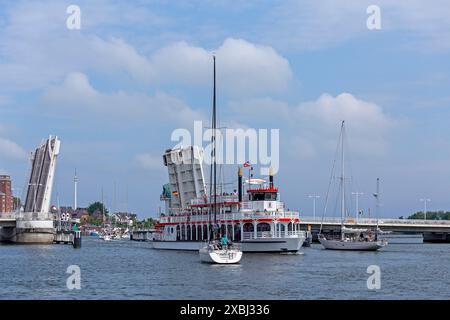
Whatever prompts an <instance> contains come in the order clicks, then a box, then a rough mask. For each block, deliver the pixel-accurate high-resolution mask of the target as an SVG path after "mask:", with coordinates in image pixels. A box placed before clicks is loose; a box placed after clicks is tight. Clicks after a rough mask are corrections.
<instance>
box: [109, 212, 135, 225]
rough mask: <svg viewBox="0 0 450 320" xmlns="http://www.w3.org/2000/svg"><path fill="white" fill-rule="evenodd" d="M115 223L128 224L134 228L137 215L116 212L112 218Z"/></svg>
mask: <svg viewBox="0 0 450 320" xmlns="http://www.w3.org/2000/svg"><path fill="white" fill-rule="evenodd" d="M111 218H112V220H113V221H114V222H115V223H120V224H126V225H128V226H130V227H131V226H133V221H135V220H136V214H135V213H128V212H116V213H114V214H113V215H112V216H111Z"/></svg>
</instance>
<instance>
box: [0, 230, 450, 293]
mask: <svg viewBox="0 0 450 320" xmlns="http://www.w3.org/2000/svg"><path fill="white" fill-rule="evenodd" d="M302 252H303V254H300V255H281V254H244V257H243V259H242V261H241V264H240V265H233V266H219V265H206V264H201V263H200V262H199V258H198V254H197V253H195V252H182V251H157V250H153V249H151V248H150V244H149V243H142V242H132V241H126V240H124V241H118V242H114V241H113V242H103V241H101V240H98V239H94V238H84V239H83V247H82V248H81V249H73V248H72V247H71V246H68V245H46V246H44V245H29V246H22V245H0V299H449V298H450V268H449V265H450V245H449V244H423V245H390V246H388V247H386V248H384V249H383V250H382V251H380V252H338V251H326V250H323V249H322V247H321V246H320V245H313V246H312V247H311V248H304V249H303V250H302ZM69 265H78V266H79V267H80V269H81V286H82V288H81V290H69V289H67V286H66V280H67V277H69V274H67V273H66V270H67V268H68V266H69ZM370 265H378V266H379V267H380V268H381V289H380V290H368V289H367V284H366V283H367V278H368V277H369V274H368V273H366V270H367V267H368V266H370Z"/></svg>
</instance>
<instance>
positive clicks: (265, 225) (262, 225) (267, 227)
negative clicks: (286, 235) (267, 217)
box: [256, 222, 270, 232]
mask: <svg viewBox="0 0 450 320" xmlns="http://www.w3.org/2000/svg"><path fill="white" fill-rule="evenodd" d="M256 231H258V232H265V231H270V224H268V223H266V222H262V223H258V225H257V226H256Z"/></svg>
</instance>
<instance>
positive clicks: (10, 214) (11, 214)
mask: <svg viewBox="0 0 450 320" xmlns="http://www.w3.org/2000/svg"><path fill="white" fill-rule="evenodd" d="M0 219H4V220H13V219H16V214H15V213H14V212H6V213H0Z"/></svg>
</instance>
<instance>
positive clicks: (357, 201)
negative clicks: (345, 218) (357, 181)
mask: <svg viewBox="0 0 450 320" xmlns="http://www.w3.org/2000/svg"><path fill="white" fill-rule="evenodd" d="M352 194H353V195H355V198H356V215H355V218H356V223H358V215H359V196H362V195H363V194H364V193H362V192H352Z"/></svg>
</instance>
